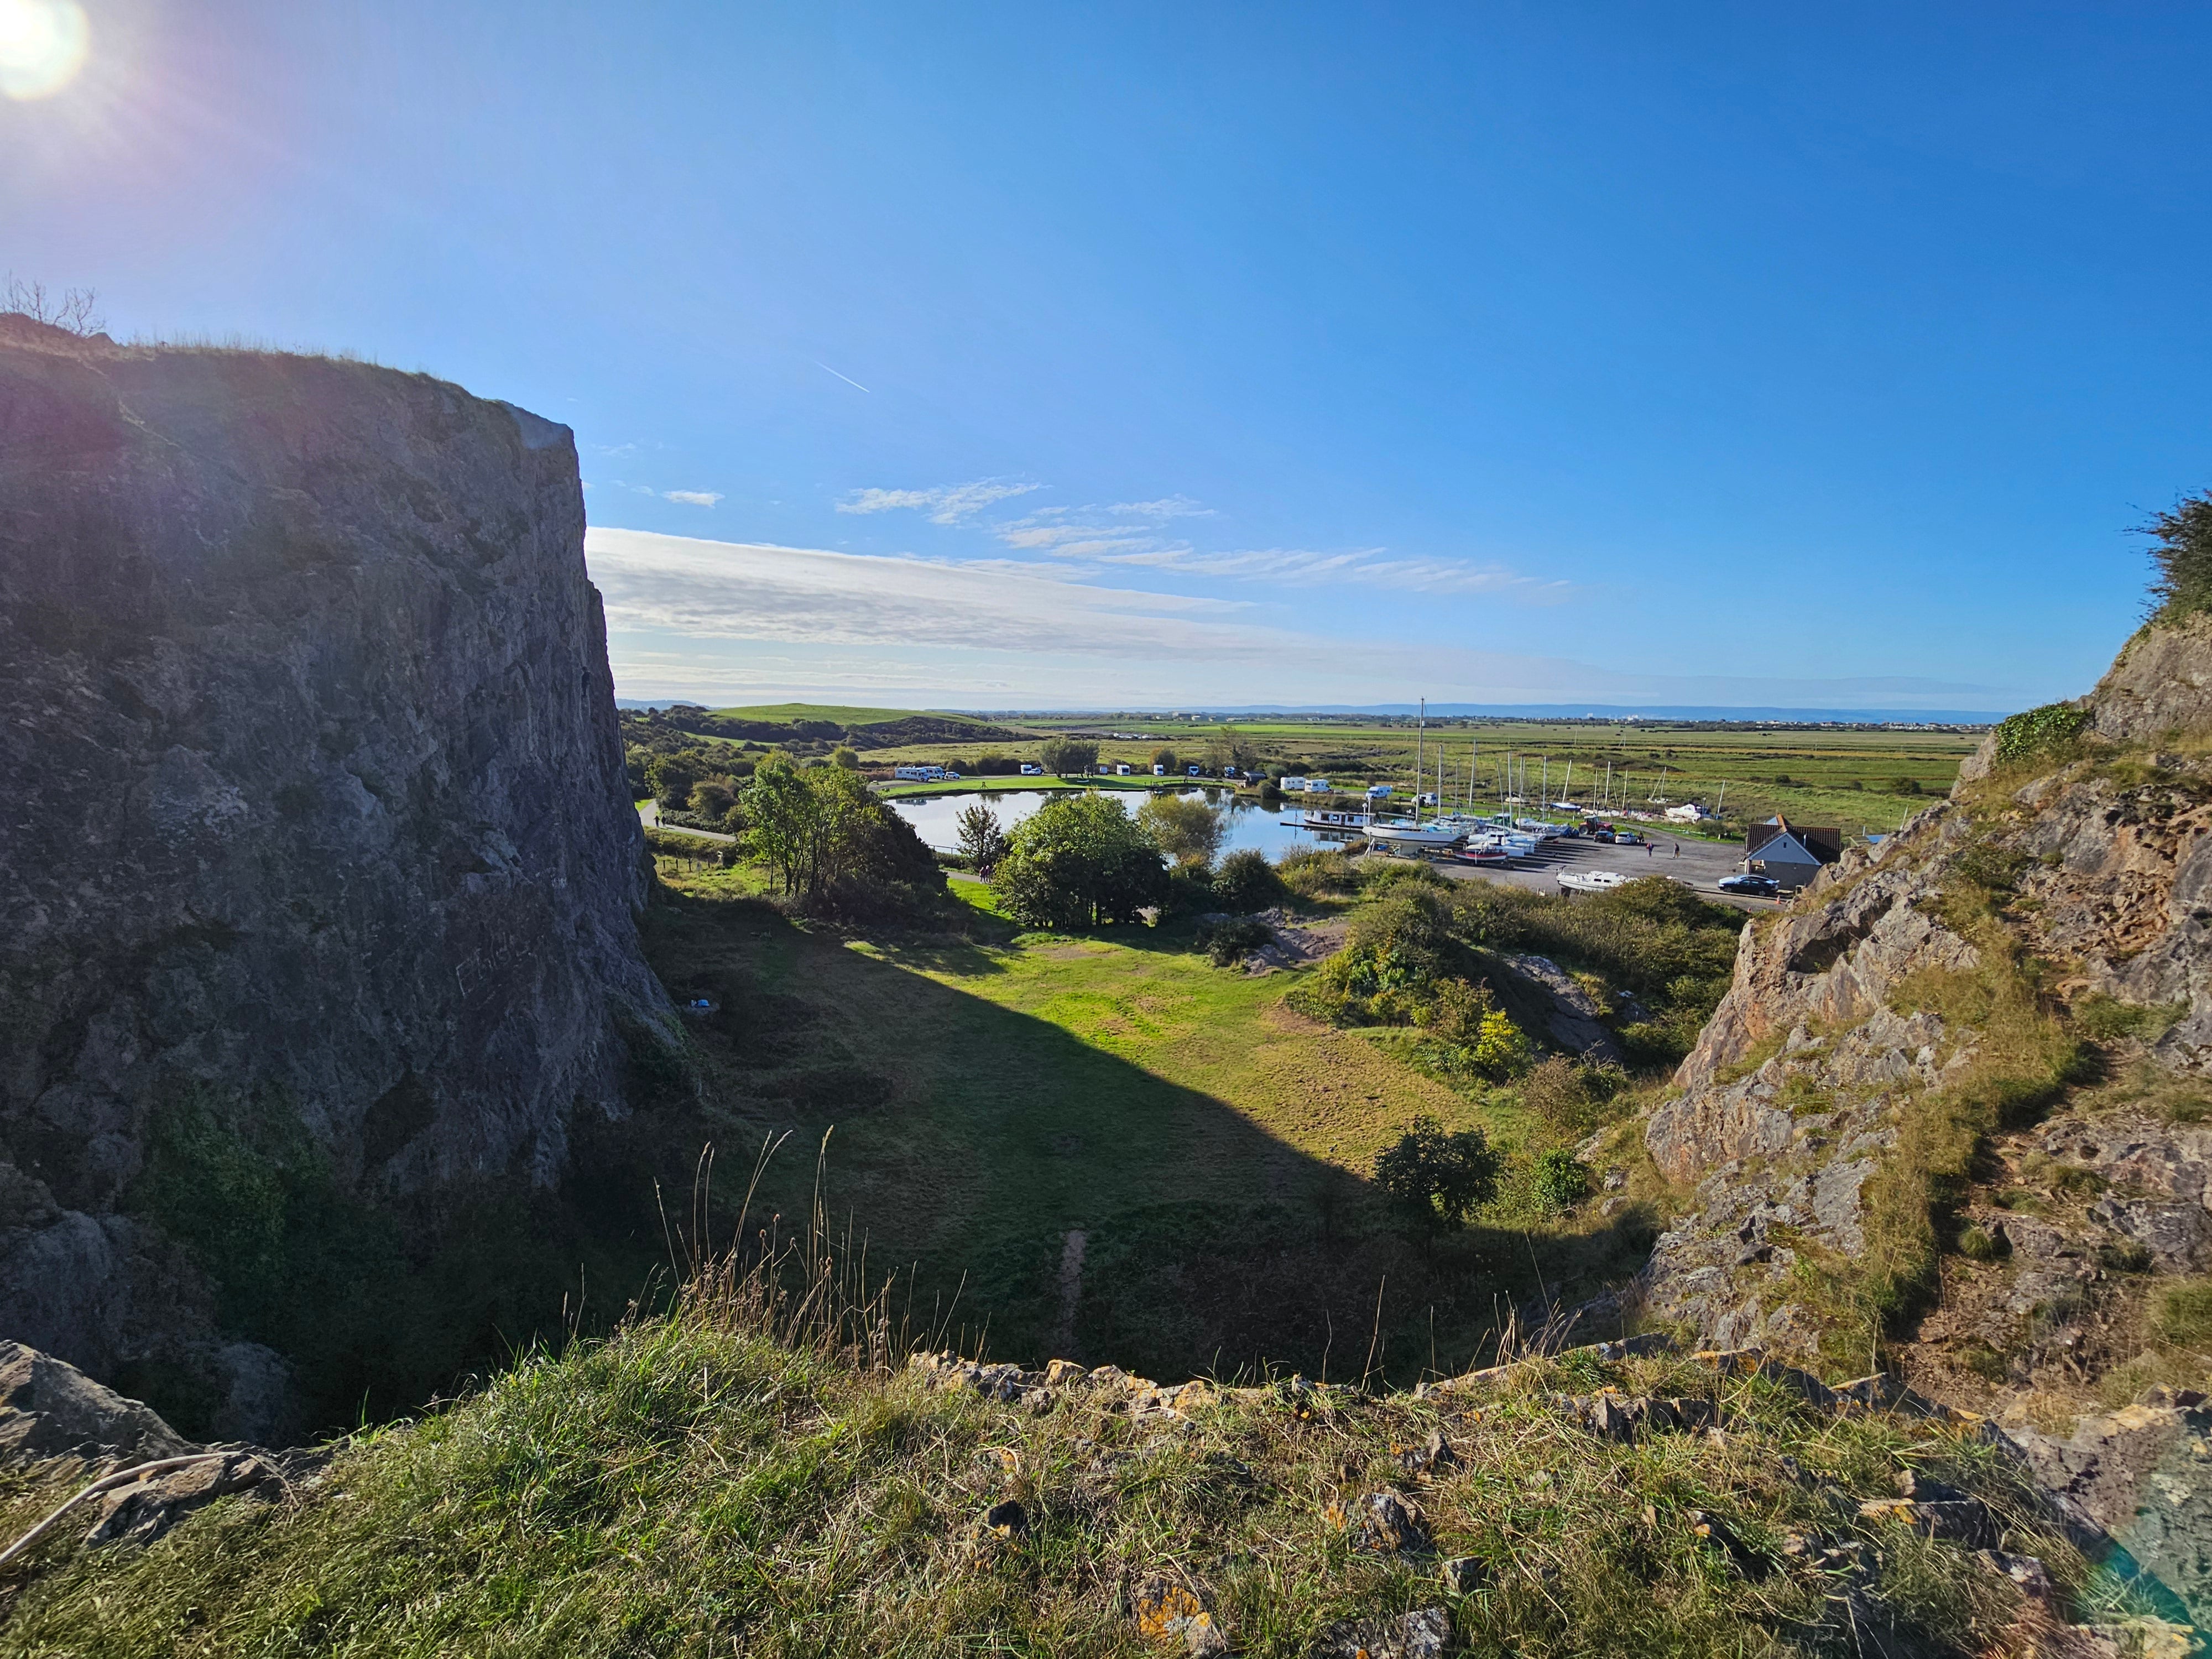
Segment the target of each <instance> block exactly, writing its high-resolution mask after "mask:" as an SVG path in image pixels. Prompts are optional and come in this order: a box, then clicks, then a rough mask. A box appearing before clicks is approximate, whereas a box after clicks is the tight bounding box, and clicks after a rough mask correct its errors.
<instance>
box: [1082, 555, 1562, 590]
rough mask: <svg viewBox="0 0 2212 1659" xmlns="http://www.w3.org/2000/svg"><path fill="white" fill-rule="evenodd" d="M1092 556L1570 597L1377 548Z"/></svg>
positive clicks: (1304, 578) (1252, 573)
mask: <svg viewBox="0 0 2212 1659" xmlns="http://www.w3.org/2000/svg"><path fill="white" fill-rule="evenodd" d="M1096 556H1097V557H1098V558H1100V559H1102V560H1103V561H1104V562H1106V563H1108V564H1126V565H1135V566H1139V567H1142V568H1147V569H1153V570H1182V571H1188V572H1189V573H1190V574H1193V575H1200V576H1226V577H1232V578H1237V579H1239V580H1246V581H1267V582H1274V583H1277V584H1279V585H1282V586H1291V587H1321V586H1328V585H1330V584H1333V583H1352V584H1357V585H1358V586H1363V587H1383V588H1389V589H1392V590H1395V591H1398V592H1413V593H1503V594H1510V595H1511V596H1512V597H1514V598H1516V599H1525V600H1532V601H1535V602H1539V603H1541V602H1544V601H1548V600H1557V599H1565V598H1566V597H1568V595H1569V594H1571V592H1573V584H1571V583H1570V582H1565V581H1557V580H1554V581H1541V580H1538V579H1536V578H1535V577H1533V576H1523V575H1521V574H1518V573H1517V572H1515V571H1511V570H1507V569H1504V568H1502V567H1500V566H1497V565H1477V564H1468V563H1465V562H1461V561H1458V560H1453V559H1407V558H1393V557H1391V556H1389V553H1388V552H1387V551H1386V550H1384V549H1383V548H1379V547H1370V548H1361V549H1358V550H1352V551H1349V552H1339V553H1318V552H1314V551H1311V550H1306V549H1303V548H1285V547H1271V548H1261V549H1254V550H1249V551H1243V552H1225V553H1201V552H1197V551H1195V550H1192V549H1191V548H1188V547H1182V546H1176V547H1156V548H1145V549H1139V550H1135V551H1131V552H1102V553H1099V554H1097V555H1096Z"/></svg>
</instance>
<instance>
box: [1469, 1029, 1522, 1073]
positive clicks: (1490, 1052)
mask: <svg viewBox="0 0 2212 1659" xmlns="http://www.w3.org/2000/svg"><path fill="white" fill-rule="evenodd" d="M1468 1063H1469V1064H1470V1065H1472V1066H1474V1069H1475V1070H1476V1071H1478V1072H1480V1073H1482V1074H1483V1075H1484V1076H1485V1077H1487V1078H1492V1079H1504V1078H1509V1077H1511V1076H1512V1075H1513V1074H1514V1073H1516V1072H1518V1071H1519V1070H1520V1069H1521V1068H1522V1066H1526V1065H1527V1064H1528V1038H1527V1037H1525V1036H1522V1034H1521V1028H1520V1027H1519V1026H1517V1025H1516V1024H1514V1023H1513V1022H1512V1021H1511V1020H1510V1019H1509V1018H1506V1017H1505V1015H1504V1013H1503V1012H1498V1013H1492V1014H1485V1015H1484V1016H1483V1018H1482V1030H1481V1031H1480V1033H1479V1034H1478V1035H1477V1036H1476V1037H1475V1039H1474V1044H1473V1046H1472V1047H1470V1048H1468Z"/></svg>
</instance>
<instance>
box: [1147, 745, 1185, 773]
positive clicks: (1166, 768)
mask: <svg viewBox="0 0 2212 1659" xmlns="http://www.w3.org/2000/svg"><path fill="white" fill-rule="evenodd" d="M1152 764H1153V765H1155V766H1157V767H1158V768H1159V769H1160V770H1161V771H1163V772H1173V771H1174V770H1176V768H1177V767H1179V766H1180V765H1181V764H1182V763H1181V762H1180V761H1178V760H1176V751H1175V750H1172V749H1155V750H1152Z"/></svg>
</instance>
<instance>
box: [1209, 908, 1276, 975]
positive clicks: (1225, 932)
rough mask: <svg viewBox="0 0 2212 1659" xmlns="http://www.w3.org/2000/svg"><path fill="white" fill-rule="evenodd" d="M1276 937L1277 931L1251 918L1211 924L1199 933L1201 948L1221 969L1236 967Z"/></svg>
mask: <svg viewBox="0 0 2212 1659" xmlns="http://www.w3.org/2000/svg"><path fill="white" fill-rule="evenodd" d="M1274 937H1275V932H1274V929H1273V928H1272V927H1268V926H1267V923H1266V922H1264V921H1257V920H1255V919H1254V918H1253V917H1250V916H1237V917H1235V918H1233V919H1232V920H1231V921H1217V922H1209V923H1208V924H1207V925H1206V926H1205V927H1201V928H1200V929H1199V930H1198V948H1199V949H1200V950H1201V951H1205V952H1206V957H1207V958H1208V959H1209V960H1210V961H1211V962H1212V963H1213V965H1214V966H1215V967H1217V968H1229V967H1233V966H1234V965H1235V964H1237V963H1240V962H1242V961H1243V960H1244V958H1245V957H1248V956H1249V955H1251V953H1252V952H1253V951H1257V950H1259V949H1260V948H1261V946H1263V945H1266V944H1267V943H1268V942H1269V941H1270V940H1271V939H1273V938H1274Z"/></svg>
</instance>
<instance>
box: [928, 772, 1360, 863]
mask: <svg viewBox="0 0 2212 1659" xmlns="http://www.w3.org/2000/svg"><path fill="white" fill-rule="evenodd" d="M1052 793H1064V792H1060V791H1054V792H1051V793H1048V792H1047V791H1045V790H1042V789H1008V790H1003V791H994V793H991V794H989V795H988V796H984V797H981V799H987V800H988V801H989V802H990V804H991V810H992V811H994V812H996V813H997V814H998V815H999V823H1000V827H1001V828H1004V829H1012V828H1013V827H1014V826H1015V825H1016V824H1018V823H1020V822H1021V821H1022V820H1023V819H1024V818H1025V817H1029V815H1030V813H1032V812H1034V811H1036V810H1037V808H1038V807H1040V806H1042V805H1044V804H1045V802H1046V801H1047V800H1048V799H1051V794H1052ZM1098 793H1100V794H1102V795H1105V796H1107V797H1109V799H1114V800H1117V801H1119V802H1120V803H1121V809H1122V811H1127V812H1134V811H1136V810H1137V809H1138V808H1139V806H1141V805H1144V802H1145V795H1146V792H1145V791H1143V790H1140V789H1102V790H1100V791H1099V792H1098ZM1176 793H1177V794H1178V795H1180V796H1182V798H1183V799H1186V800H1203V801H1205V802H1206V803H1207V804H1208V805H1213V806H1220V807H1225V809H1226V810H1227V812H1228V815H1229V827H1228V833H1227V834H1226V835H1225V836H1223V837H1222V839H1221V850H1222V851H1223V852H1224V853H1235V852H1238V851H1241V850H1242V849H1243V848H1248V847H1249V848H1256V849H1257V850H1258V851H1259V852H1261V854H1265V855H1266V856H1267V859H1268V860H1271V861H1272V860H1276V859H1279V858H1280V857H1282V856H1283V854H1285V853H1287V852H1289V851H1291V849H1292V848H1298V847H1334V846H1341V845H1342V844H1343V841H1344V838H1343V837H1342V836H1321V835H1316V834H1315V833H1314V832H1313V831H1312V830H1310V829H1300V828H1298V827H1297V824H1295V823H1284V822H1283V817H1288V816H1294V814H1287V813H1286V814H1282V815H1278V814H1277V813H1275V812H1273V811H1269V810H1268V809H1267V808H1266V807H1264V806H1260V805H1255V804H1254V803H1253V802H1251V801H1239V800H1238V799H1237V797H1236V796H1235V794H1234V793H1231V791H1229V790H1225V789H1179V790H1177V791H1176ZM976 799H979V797H978V796H976V795H973V794H962V795H924V796H921V797H918V798H915V799H908V800H894V801H892V802H890V808H891V810H892V811H895V812H896V813H897V814H898V815H899V816H900V817H902V818H904V819H905V820H906V821H907V822H908V823H910V824H912V825H913V826H914V828H915V834H917V835H919V836H921V838H922V840H923V841H924V842H927V843H928V844H929V845H930V846H931V847H933V848H936V849H937V850H938V851H939V852H941V853H954V852H957V851H959V849H960V831H959V829H958V827H957V824H958V819H959V817H960V814H961V813H962V812H963V811H965V810H966V809H967V808H968V806H969V805H970V804H971V803H973V802H974V801H975V800H976Z"/></svg>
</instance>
